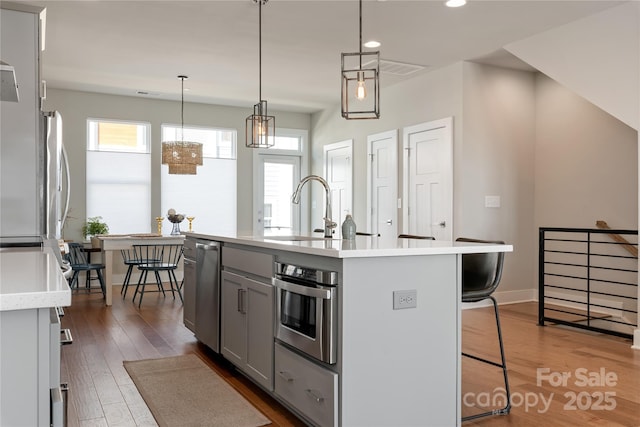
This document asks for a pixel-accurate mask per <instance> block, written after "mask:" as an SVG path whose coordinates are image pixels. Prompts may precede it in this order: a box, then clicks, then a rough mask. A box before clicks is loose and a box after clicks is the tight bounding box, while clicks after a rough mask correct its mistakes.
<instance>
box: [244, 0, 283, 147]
mask: <svg viewBox="0 0 640 427" xmlns="http://www.w3.org/2000/svg"><path fill="white" fill-rule="evenodd" d="M267 1H268V0H253V2H254V3H257V4H258V15H259V18H258V103H257V104H255V105H254V106H253V114H252V115H250V116H249V117H247V126H246V146H247V147H249V148H269V147H272V146H273V144H274V143H275V137H276V118H275V117H274V116H270V115H269V114H268V112H267V101H265V100H263V99H262V5H264V4H266V3H267Z"/></svg>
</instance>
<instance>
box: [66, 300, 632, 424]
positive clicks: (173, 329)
mask: <svg viewBox="0 0 640 427" xmlns="http://www.w3.org/2000/svg"><path fill="white" fill-rule="evenodd" d="M118 292H119V289H118V288H115V289H114V305H113V306H112V307H110V308H107V307H105V306H104V303H103V301H104V300H103V299H102V295H101V294H100V293H98V292H93V293H89V294H88V293H86V291H84V290H81V291H75V292H74V294H73V304H72V306H71V307H68V308H66V309H65V313H66V315H65V317H64V318H63V320H62V324H63V327H67V328H71V329H72V331H73V335H74V343H73V345H70V346H65V347H63V350H62V365H63V366H62V373H61V375H62V379H63V381H66V382H68V383H69V386H70V405H69V426H70V427H74V426H126V427H129V426H152V425H155V422H154V420H153V417H152V415H151V413H150V412H149V410H148V409H147V407H146V405H145V404H144V401H143V400H142V398H141V397H140V395H139V394H138V391H137V389H136V388H135V386H134V385H133V383H132V381H131V379H130V378H129V376H128V374H127V373H126V371H125V370H124V368H123V366H122V361H123V360H137V359H147V358H157V357H164V356H174V355H180V354H188V353H195V354H197V355H199V356H200V357H201V358H202V359H203V360H205V361H206V362H207V364H208V365H209V366H211V367H212V368H213V369H214V370H215V371H216V372H218V373H219V374H220V375H221V376H222V377H223V378H225V379H226V380H227V381H228V382H229V383H230V384H231V385H232V386H233V387H235V388H236V389H237V390H238V391H239V392H240V393H241V394H242V395H244V396H245V397H246V398H247V399H248V400H249V401H250V402H252V403H253V404H254V405H255V406H256V407H257V408H258V409H259V410H261V411H262V412H263V413H264V414H265V415H266V416H267V417H269V418H270V419H271V420H272V422H273V424H272V425H273V426H301V425H303V424H302V423H301V422H300V421H299V420H297V419H296V418H295V417H294V416H293V415H291V414H290V413H289V412H288V411H287V410H285V409H284V408H283V407H282V406H281V405H280V404H278V403H277V402H276V401H275V400H273V399H272V398H270V397H269V396H268V395H267V394H266V393H264V392H263V391H262V390H260V389H259V388H258V387H257V386H255V385H253V384H252V383H251V382H250V381H248V380H247V379H246V378H244V377H243V376H242V375H241V374H239V373H238V372H237V371H236V370H234V369H233V367H232V366H230V364H229V363H227V362H226V361H225V360H224V359H222V358H221V357H219V356H218V355H216V354H214V353H213V352H211V351H209V350H208V349H207V348H206V347H204V346H202V345H200V344H198V343H197V341H196V340H195V338H194V337H193V334H192V333H191V332H190V331H189V330H187V329H186V328H185V327H184V325H183V323H182V304H181V303H180V302H179V301H174V300H173V299H172V298H171V297H167V298H166V299H165V298H163V297H161V296H160V295H159V294H148V295H146V296H145V298H144V301H143V304H142V307H141V308H140V309H138V308H137V305H134V304H133V303H132V302H131V300H130V298H127V299H126V300H124V301H123V300H122V299H121V298H119V293H118ZM501 319H502V323H503V328H504V336H505V338H504V339H505V346H506V352H507V363H508V366H509V379H510V382H511V388H512V394H513V396H514V408H513V409H512V412H511V414H510V415H508V416H502V417H490V418H485V419H480V420H477V421H473V422H468V423H465V425H478V426H503V425H505V426H518V427H520V426H539V425H542V424H546V425H549V426H625V427H638V426H640V352H638V351H634V350H632V349H630V345H631V343H630V341H629V340H625V339H621V338H614V337H608V336H602V335H599V334H591V333H585V332H582V331H574V330H569V329H566V328H561V327H556V326H547V327H544V328H541V327H538V326H536V305H535V304H533V303H524V304H514V305H508V306H503V307H501ZM463 324H464V335H463V347H464V349H465V351H470V352H473V353H479V354H483V355H485V356H488V357H496V356H497V354H498V351H497V341H496V340H495V338H494V336H495V332H494V331H495V329H494V328H495V326H494V320H493V314H492V311H491V310H490V309H485V308H482V309H475V310H465V311H464V312H463ZM434 345H436V346H437V343H434ZM538 368H547V369H548V370H549V373H550V374H555V373H562V372H569V373H571V375H572V377H571V378H569V379H568V381H567V384H566V385H560V386H557V387H556V386H553V385H551V384H549V381H542V383H541V384H540V385H538V384H537V372H538V371H537V370H538ZM578 369H584V370H585V372H587V373H595V372H598V373H599V372H601V369H604V370H605V372H612V373H614V374H615V375H616V376H617V381H616V382H615V385H611V382H610V383H609V385H605V386H595V385H592V386H586V387H580V386H578V385H576V384H575V382H576V378H575V375H576V370H578ZM462 376H463V390H462V392H463V395H466V396H467V401H468V402H470V403H471V404H476V403H478V402H479V403H482V398H483V396H486V395H483V394H482V393H483V392H487V391H493V390H494V389H495V388H496V387H499V386H500V385H501V382H500V380H501V377H500V372H499V371H498V370H497V369H495V368H492V367H489V368H487V367H486V365H480V364H479V362H475V361H470V360H469V359H466V358H463V370H462ZM605 392H607V393H608V394H607V396H608V398H607V399H608V400H607V402H608V405H607V404H606V403H607V402H605V401H601V402H599V403H600V405H599V406H598V405H596V404H597V403H598V400H599V398H600V396H601V395H602V396H604V393H605ZM574 395H575V396H576V397H577V398H578V399H580V400H577V401H576V402H574V405H572V403H571V398H572V396H574ZM534 396H537V397H538V399H539V400H538V402H537V403H536V405H534V401H533V398H534ZM541 397H542V398H544V399H545V401H549V400H550V401H551V404H550V405H549V407H548V408H547V409H545V406H544V405H543V403H542V402H541V400H540V398H541ZM524 399H529V406H526V405H525V404H524V403H522V402H524ZM587 403H589V405H587ZM572 406H575V408H576V409H575V410H573V409H572ZM578 406H580V407H581V408H582V409H580V408H578ZM611 406H615V407H614V408H611ZM605 407H607V408H608V409H611V410H608V409H606V408H605ZM476 410H478V408H477V407H471V406H469V405H463V414H464V415H467V414H470V413H473V412H474V411H476ZM384 427H392V426H384Z"/></svg>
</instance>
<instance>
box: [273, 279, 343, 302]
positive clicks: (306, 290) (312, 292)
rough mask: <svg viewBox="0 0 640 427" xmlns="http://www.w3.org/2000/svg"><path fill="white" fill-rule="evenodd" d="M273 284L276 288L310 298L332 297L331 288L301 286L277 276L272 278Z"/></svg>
mask: <svg viewBox="0 0 640 427" xmlns="http://www.w3.org/2000/svg"><path fill="white" fill-rule="evenodd" d="M273 285H274V286H275V287H277V288H280V289H283V290H285V291H289V292H294V293H296V294H300V295H304V296H307V297H312V298H322V299H328V300H330V299H331V298H332V297H333V292H331V289H321V288H312V287H309V286H302V285H298V284H295V283H291V282H285V281H284V280H280V279H277V278H274V279H273Z"/></svg>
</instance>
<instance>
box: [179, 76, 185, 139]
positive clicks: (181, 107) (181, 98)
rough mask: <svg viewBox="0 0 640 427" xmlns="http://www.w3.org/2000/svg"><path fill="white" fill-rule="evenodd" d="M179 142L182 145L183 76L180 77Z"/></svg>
mask: <svg viewBox="0 0 640 427" xmlns="http://www.w3.org/2000/svg"><path fill="white" fill-rule="evenodd" d="M180 80H181V81H182V83H181V85H180V140H181V141H182V143H184V76H180Z"/></svg>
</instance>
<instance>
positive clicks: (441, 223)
mask: <svg viewBox="0 0 640 427" xmlns="http://www.w3.org/2000/svg"><path fill="white" fill-rule="evenodd" d="M431 225H439V226H440V227H442V228H445V227H446V226H447V222H446V221H442V222H436V223H433V224H431Z"/></svg>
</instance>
